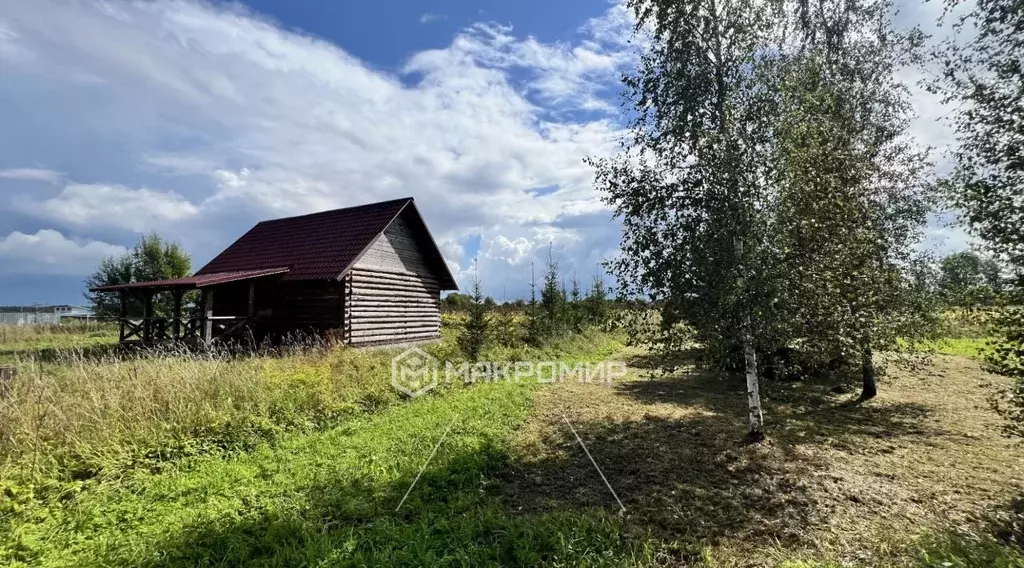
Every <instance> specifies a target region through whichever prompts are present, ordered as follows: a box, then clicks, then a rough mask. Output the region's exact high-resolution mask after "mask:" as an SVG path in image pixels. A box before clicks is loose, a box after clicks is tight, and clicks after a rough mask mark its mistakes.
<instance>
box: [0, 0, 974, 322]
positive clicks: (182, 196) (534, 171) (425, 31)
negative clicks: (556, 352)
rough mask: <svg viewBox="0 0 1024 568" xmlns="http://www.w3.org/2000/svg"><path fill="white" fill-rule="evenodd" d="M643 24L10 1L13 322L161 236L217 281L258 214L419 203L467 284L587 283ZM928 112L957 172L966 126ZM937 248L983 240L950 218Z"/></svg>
mask: <svg viewBox="0 0 1024 568" xmlns="http://www.w3.org/2000/svg"><path fill="white" fill-rule="evenodd" d="M905 1H906V0H905ZM940 9H941V8H940V7H939V6H938V5H936V4H935V3H934V2H933V3H926V4H920V3H912V2H909V1H906V5H905V6H904V7H903V9H902V11H901V13H900V15H899V16H898V22H899V23H900V24H901V25H913V24H918V23H920V24H922V25H924V26H925V27H926V29H931V28H932V27H933V22H934V21H935V19H936V18H937V16H938V14H939V10H940ZM631 29H632V21H631V19H630V17H629V15H628V13H627V11H626V9H625V8H624V7H623V6H622V5H621V4H619V3H616V2H608V1H606V0H560V1H558V2H552V1H550V0H548V1H545V2H541V1H539V0H517V1H515V2H493V1H486V2H485V1H475V2H470V1H455V0H427V1H423V0H419V1H412V0H401V1H391V0H381V1H379V2H349V1H344V2H343V1H337V0H304V1H302V2H293V1H283V0H250V1H248V2H245V3H237V2H232V3H225V2H211V1H193V0H152V1H145V2H141V1H140V2H130V1H127V0H107V1H100V0H92V1H76V0H53V1H51V0H33V1H32V2H24V1H23V0H0V305H2V304H31V303H45V304H49V303H73V304H74V303H82V301H83V300H82V296H81V294H82V291H83V280H84V278H85V277H86V276H87V275H88V274H89V273H90V272H92V270H93V269H94V268H95V266H96V265H97V264H98V263H99V262H100V261H101V260H102V259H103V258H105V257H108V256H112V255H118V254H121V253H123V252H124V251H125V250H126V247H130V246H131V245H132V244H133V243H135V242H136V241H137V240H138V239H139V238H140V236H141V235H143V234H146V233H149V232H151V231H156V232H158V233H159V234H160V235H162V236H164V237H165V238H168V239H170V240H174V241H177V242H179V243H180V244H181V245H182V246H183V247H184V248H185V250H186V251H187V252H188V253H189V254H190V255H191V256H192V260H193V267H194V269H198V268H199V267H201V266H202V265H203V264H205V263H206V262H207V261H208V260H210V259H211V258H212V257H213V256H214V255H216V254H217V253H218V252H220V251H221V250H222V249H223V248H225V247H226V246H227V245H229V244H230V243H231V242H233V241H234V240H235V239H236V238H237V237H238V236H240V235H241V234H242V233H243V232H245V231H246V230H247V229H248V228H249V227H251V226H252V225H254V224H255V223H256V222H258V221H260V220H264V219H271V218H277V217H284V216H290V215H298V214H303V213H310V212H314V211H320V210H326V209H333V208H338V207H346V206H351V205H358V204H362V203H368V202H373V201H380V200H386V199H393V198H397V197H405V196H412V197H414V198H415V199H416V203H417V206H418V207H419V209H420V210H421V212H422V213H423V215H424V217H425V219H426V222H427V224H428V226H429V227H430V228H431V231H432V232H433V234H434V237H435V239H436V240H437V242H438V244H439V245H440V246H441V248H442V251H443V253H444V255H445V258H446V260H447V261H448V264H449V265H450V267H451V269H452V271H453V273H454V274H455V275H456V278H457V279H458V280H459V282H460V285H462V287H463V288H466V287H467V284H468V282H469V281H470V278H471V274H472V273H473V271H474V270H476V271H477V273H478V274H479V277H480V279H481V280H482V282H483V287H484V291H485V293H487V294H489V295H492V296H494V297H495V298H496V299H498V300H499V301H500V300H502V299H509V300H511V299H513V298H516V297H523V296H525V295H526V294H528V291H529V282H530V267H531V263H536V264H537V266H538V267H542V266H543V265H544V261H545V259H546V258H547V256H548V253H549V250H550V251H551V252H552V253H553V255H554V256H555V257H556V258H557V260H558V261H559V263H560V267H561V269H562V270H563V272H565V273H566V274H567V275H571V274H572V273H573V272H574V271H575V272H576V273H577V274H578V277H579V279H580V280H581V281H583V282H588V281H589V280H590V279H591V278H593V277H594V275H595V274H596V273H597V272H598V266H599V264H600V263H601V261H603V260H605V259H608V258H611V257H613V256H615V255H616V254H617V250H618V242H619V237H620V232H619V231H620V224H619V222H618V221H616V220H614V219H613V218H612V212H611V211H610V210H609V209H608V207H607V205H605V204H604V203H603V202H602V200H601V195H600V194H599V193H598V192H597V191H595V189H594V188H593V185H592V182H593V172H592V170H591V168H590V167H589V166H587V165H586V164H585V163H584V158H586V157H588V156H591V157H602V156H607V155H611V154H613V153H615V152H616V151H617V150H618V148H619V141H620V140H621V138H622V136H623V133H624V131H623V128H624V125H623V123H622V121H621V108H620V98H619V95H620V92H621V89H620V87H619V82H618V81H619V78H620V76H621V74H622V73H623V72H624V71H626V70H628V69H629V67H630V65H631V64H632V63H633V62H634V61H635V60H636V57H637V49H638V48H637V46H636V44H635V42H631V41H630V39H631ZM916 78H917V76H916V75H915V72H913V71H909V70H908V71H907V79H908V80H910V81H913V80H916ZM913 102H914V105H915V109H916V111H917V113H918V115H919V118H918V119H917V120H916V121H915V123H914V134H915V136H916V137H917V138H918V139H919V140H920V141H921V142H922V143H924V144H928V145H931V146H935V147H936V148H937V150H936V154H935V159H936V162H937V163H938V164H939V166H938V167H939V168H942V167H944V165H943V161H944V160H945V157H944V154H943V149H944V148H945V147H946V146H947V145H948V144H949V142H950V136H949V132H948V128H947V127H946V126H945V125H944V124H943V122H942V117H943V116H944V115H945V114H946V113H948V110H947V109H945V108H943V107H942V105H941V104H940V103H939V101H937V100H936V99H935V97H933V96H929V95H928V94H927V93H925V92H924V91H923V90H922V89H919V88H915V89H914V98H913ZM923 246H928V247H929V248H934V249H937V250H939V251H951V250H960V249H963V248H966V246H967V239H966V237H965V236H964V234H963V232H962V231H960V230H959V229H957V228H955V227H949V226H947V223H946V222H945V221H944V219H943V218H938V217H937V218H936V219H934V220H933V223H932V225H931V227H930V229H929V239H928V242H927V243H925V245H923ZM474 259H477V260H476V263H477V267H476V268H475V269H474V268H473V265H474ZM538 273H539V271H538Z"/></svg>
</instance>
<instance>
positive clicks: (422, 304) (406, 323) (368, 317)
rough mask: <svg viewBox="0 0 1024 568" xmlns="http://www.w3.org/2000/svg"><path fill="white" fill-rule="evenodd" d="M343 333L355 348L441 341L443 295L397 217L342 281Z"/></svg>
mask: <svg viewBox="0 0 1024 568" xmlns="http://www.w3.org/2000/svg"><path fill="white" fill-rule="evenodd" d="M346 278H347V279H348V281H347V283H346V295H347V297H346V306H345V315H346V318H347V321H346V322H345V331H346V336H347V339H348V341H349V342H350V343H351V344H353V345H369V344H385V343H406V342H413V341H426V340H430V339H436V338H438V337H440V336H441V309H440V307H441V291H440V288H439V286H438V282H437V278H436V277H435V276H434V275H433V272H432V271H431V269H430V268H429V266H428V265H427V263H426V261H425V260H424V257H423V254H422V245H421V244H420V243H419V242H418V240H417V238H416V236H415V235H414V234H413V233H412V231H411V230H410V229H409V226H408V225H407V224H406V223H405V221H404V220H403V219H401V218H399V219H396V220H395V222H394V223H392V224H391V226H389V227H388V229H387V230H386V231H385V232H384V234H383V235H381V236H380V237H379V238H378V239H377V241H376V242H374V244H373V245H372V246H371V247H370V249H369V250H367V252H366V254H364V255H363V257H362V258H361V259H360V260H359V262H358V263H356V265H355V267H353V269H352V270H351V272H350V273H349V274H348V275H347V276H346Z"/></svg>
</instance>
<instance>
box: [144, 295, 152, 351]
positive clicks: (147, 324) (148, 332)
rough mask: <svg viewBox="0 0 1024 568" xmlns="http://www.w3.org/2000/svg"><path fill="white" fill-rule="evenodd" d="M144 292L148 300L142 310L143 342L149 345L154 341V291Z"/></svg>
mask: <svg viewBox="0 0 1024 568" xmlns="http://www.w3.org/2000/svg"><path fill="white" fill-rule="evenodd" d="M142 294H143V297H144V298H145V300H146V305H145V308H144V310H145V311H143V312H142V313H143V315H142V343H144V344H146V345H148V344H150V343H152V342H153V292H150V291H149V290H146V291H145V292H143V293H142Z"/></svg>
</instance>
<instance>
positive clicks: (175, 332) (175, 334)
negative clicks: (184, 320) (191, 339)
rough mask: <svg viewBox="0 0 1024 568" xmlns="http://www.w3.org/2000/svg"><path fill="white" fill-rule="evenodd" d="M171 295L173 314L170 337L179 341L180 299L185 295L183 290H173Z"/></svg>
mask: <svg viewBox="0 0 1024 568" xmlns="http://www.w3.org/2000/svg"><path fill="white" fill-rule="evenodd" d="M171 294H172V295H173V296H174V314H173V316H172V318H173V319H172V320H171V337H172V338H173V339H174V340H175V341H177V340H179V339H181V297H182V296H183V295H184V294H185V291H184V290H173V291H171Z"/></svg>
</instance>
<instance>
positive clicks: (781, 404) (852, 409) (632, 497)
mask: <svg viewBox="0 0 1024 568" xmlns="http://www.w3.org/2000/svg"><path fill="white" fill-rule="evenodd" d="M829 387H830V385H829V384H826V382H820V383H816V382H810V381H799V382H792V383H774V384H772V385H770V386H769V387H767V388H766V389H765V392H764V393H763V394H764V399H765V400H764V404H765V408H766V413H767V419H768V421H769V424H770V428H771V430H770V434H769V440H768V441H767V442H765V443H763V444H760V445H754V446H748V445H746V444H745V443H744V437H745V434H746V427H745V420H744V419H743V418H744V417H745V416H746V414H747V408H746V399H745V397H744V395H743V393H744V392H745V383H744V381H743V378H742V377H739V376H736V375H731V374H726V373H719V372H711V371H692V370H691V371H689V372H684V373H679V374H674V375H666V374H661V375H655V376H653V377H652V378H649V379H646V380H636V381H629V382H624V383H620V384H618V385H616V386H615V387H614V388H615V389H616V391H617V392H616V396H617V397H621V398H623V399H625V401H626V403H627V404H628V403H629V401H635V402H640V403H642V404H644V405H672V406H676V407H678V412H661V411H658V413H657V415H655V414H652V413H651V412H647V413H644V414H641V415H637V416H635V417H632V418H630V419H628V420H625V421H622V420H609V419H591V420H589V421H583V422H581V423H574V424H573V426H574V428H575V430H576V432H577V433H578V434H579V436H580V438H581V439H582V440H583V442H584V443H585V444H586V446H587V449H588V450H589V452H590V454H592V455H593V456H594V458H595V460H596V461H597V463H598V464H599V465H600V467H601V468H602V470H603V473H604V475H605V477H607V479H608V480H609V482H610V483H611V484H612V486H613V488H614V489H615V491H616V492H617V493H618V496H619V497H620V499H621V500H622V502H623V504H624V505H625V507H626V509H627V518H628V525H629V526H633V527H636V528H638V529H640V530H641V531H642V532H649V533H651V534H654V535H657V536H658V537H661V538H664V539H670V540H681V541H683V542H690V543H705V542H710V543H714V542H718V541H721V540H723V539H739V540H742V541H744V542H746V543H754V542H777V543H782V544H786V543H791V542H797V541H801V537H802V536H803V535H805V534H806V532H807V529H808V528H809V527H811V526H815V525H816V526H822V525H824V524H827V522H828V517H829V515H830V514H831V513H832V511H833V510H834V507H835V503H836V500H837V499H839V500H841V499H844V498H847V497H846V496H844V494H840V495H838V496H836V495H827V494H823V492H822V490H821V487H820V486H816V485H813V484H816V483H819V482H820V481H819V480H820V478H821V475H820V474H823V473H827V471H828V464H826V463H823V462H822V459H823V458H822V457H821V456H820V454H819V453H816V452H808V451H802V449H801V446H804V445H807V444H815V445H821V444H827V445H828V446H829V447H830V448H833V449H838V450H844V451H859V449H858V448H859V447H860V446H862V445H876V446H877V444H875V442H873V441H874V440H878V439H888V438H907V439H912V440H913V441H915V442H916V441H918V440H925V439H927V438H929V437H932V436H936V435H941V434H942V430H941V429H939V428H937V427H936V426H934V425H933V424H931V423H930V421H928V420H927V418H928V416H929V415H930V414H931V411H930V409H929V408H928V407H926V406H923V405H918V404H913V403H886V404H884V405H882V404H875V403H869V404H861V405H850V404H848V403H847V402H845V401H844V398H848V397H840V396H837V395H835V394H833V393H831V392H830V390H829ZM578 404H580V405H582V406H587V404H588V403H587V401H585V400H584V401H582V402H579V403H578ZM642 408H643V407H641V409H642ZM652 412H654V411H652ZM542 446H543V447H545V448H549V449H551V450H552V451H551V452H550V453H545V454H544V455H542V456H539V457H535V458H533V459H527V460H526V461H525V462H523V463H517V464H512V466H511V467H510V469H509V471H508V472H507V473H506V475H505V476H504V478H503V480H504V482H505V487H506V488H507V491H506V492H505V496H504V498H505V500H506V502H507V504H508V507H509V508H510V509H511V510H512V511H514V512H517V513H522V514H538V513H542V512H546V511H559V510H586V509H589V508H600V509H603V510H605V511H608V512H614V511H616V510H617V509H618V508H619V507H618V505H617V504H616V502H615V499H614V497H613V496H612V494H611V492H609V491H608V489H607V487H606V486H605V484H604V482H603V481H602V480H601V478H600V476H599V474H598V472H597V471H596V470H595V468H594V466H593V464H592V463H590V460H589V459H588V458H587V456H586V454H584V453H583V452H582V450H581V449H580V447H579V442H578V441H577V440H576V438H575V436H574V434H573V433H572V432H571V431H570V430H569V428H568V427H567V426H565V425H563V424H558V423H553V424H552V425H551V428H550V430H548V431H546V432H544V433H543V434H542ZM872 450H873V451H879V448H878V447H873V448H872ZM828 482H830V483H834V484H835V485H837V486H842V484H843V480H841V479H830V480H829V481H828ZM858 498H859V497H857V496H855V495H853V494H850V496H849V499H851V500H854V499H858Z"/></svg>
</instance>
